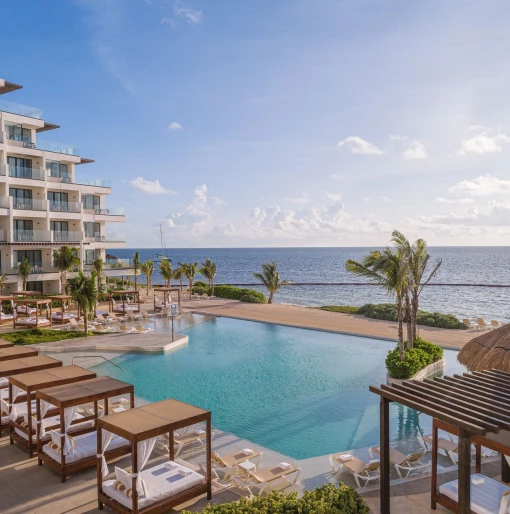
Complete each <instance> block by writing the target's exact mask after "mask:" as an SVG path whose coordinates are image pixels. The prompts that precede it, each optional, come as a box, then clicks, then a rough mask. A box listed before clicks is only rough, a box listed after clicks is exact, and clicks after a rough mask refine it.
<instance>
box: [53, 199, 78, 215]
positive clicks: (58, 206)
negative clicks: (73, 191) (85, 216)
mask: <svg viewBox="0 0 510 514" xmlns="http://www.w3.org/2000/svg"><path fill="white" fill-rule="evenodd" d="M50 211H51V212H74V213H80V212H81V203H80V202H52V201H50Z"/></svg>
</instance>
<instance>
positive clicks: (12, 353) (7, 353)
mask: <svg viewBox="0 0 510 514" xmlns="http://www.w3.org/2000/svg"><path fill="white" fill-rule="evenodd" d="M37 355H39V352H38V351H37V350H34V349H33V348H30V347H27V346H19V345H18V346H10V347H8V348H0V362H4V361H10V360H12V359H22V358H23V357H37Z"/></svg>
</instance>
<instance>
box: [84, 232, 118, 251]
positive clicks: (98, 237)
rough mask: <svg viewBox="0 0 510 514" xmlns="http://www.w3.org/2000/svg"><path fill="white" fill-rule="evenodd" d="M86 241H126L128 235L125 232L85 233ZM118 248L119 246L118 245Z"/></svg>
mask: <svg viewBox="0 0 510 514" xmlns="http://www.w3.org/2000/svg"><path fill="white" fill-rule="evenodd" d="M84 241H85V242H87V243H123V244H124V243H125V242H126V236H125V235H124V234H99V233H96V234H94V235H93V236H90V235H87V234H85V235H84ZM117 248H118V247H117Z"/></svg>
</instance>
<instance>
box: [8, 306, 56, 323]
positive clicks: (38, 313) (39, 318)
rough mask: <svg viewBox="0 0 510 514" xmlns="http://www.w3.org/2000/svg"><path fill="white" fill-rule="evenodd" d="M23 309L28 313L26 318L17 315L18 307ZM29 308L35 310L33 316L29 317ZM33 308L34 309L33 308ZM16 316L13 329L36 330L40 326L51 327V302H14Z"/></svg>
mask: <svg viewBox="0 0 510 514" xmlns="http://www.w3.org/2000/svg"><path fill="white" fill-rule="evenodd" d="M20 306H21V307H23V306H24V307H25V309H26V312H27V313H28V317H26V318H23V317H21V316H20V315H19V313H18V312H17V311H18V307H20ZM30 306H32V307H33V308H34V310H35V316H30V314H31V311H30V308H31V307H30ZM34 306H35V307H34ZM15 307H16V315H15V316H14V319H13V321H14V328H16V327H33V328H37V327H40V326H50V327H51V313H52V310H51V300H48V299H46V300H37V299H29V300H16V302H15ZM43 308H44V309H45V310H46V316H45V317H43V313H42V311H43Z"/></svg>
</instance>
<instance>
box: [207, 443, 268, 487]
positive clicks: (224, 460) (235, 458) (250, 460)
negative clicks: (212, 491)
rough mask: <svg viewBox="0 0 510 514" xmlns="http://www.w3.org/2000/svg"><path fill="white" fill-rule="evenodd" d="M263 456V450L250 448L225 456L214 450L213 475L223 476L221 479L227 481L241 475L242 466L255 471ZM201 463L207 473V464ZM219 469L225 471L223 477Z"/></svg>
mask: <svg viewBox="0 0 510 514" xmlns="http://www.w3.org/2000/svg"><path fill="white" fill-rule="evenodd" d="M261 456H262V452H258V451H255V450H251V449H250V448H246V449H244V450H240V451H237V452H233V453H229V454H228V455H224V456H223V457H221V456H220V455H219V454H218V453H216V452H212V454H211V464H212V472H213V475H214V476H215V477H216V478H221V480H223V481H225V482H227V481H228V480H229V478H230V477H232V476H239V475H240V474H241V471H240V467H242V468H243V469H244V470H246V469H253V470H254V471H257V469H258V467H259V464H260V458H261ZM199 465H200V468H201V470H202V471H203V472H204V474H207V469H206V467H207V464H206V463H205V462H200V463H199ZM219 470H221V471H222V472H223V476H222V477H220V476H219V475H218V471H219Z"/></svg>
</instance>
